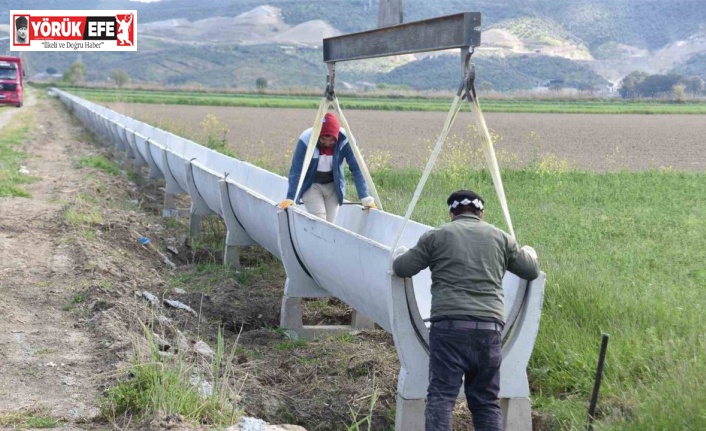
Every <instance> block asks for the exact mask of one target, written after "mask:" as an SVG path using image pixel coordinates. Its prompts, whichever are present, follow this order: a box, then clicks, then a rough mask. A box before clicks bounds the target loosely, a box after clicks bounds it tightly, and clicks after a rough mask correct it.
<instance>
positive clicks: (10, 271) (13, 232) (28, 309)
mask: <svg viewBox="0 0 706 431" xmlns="http://www.w3.org/2000/svg"><path fill="white" fill-rule="evenodd" d="M23 109H24V110H31V111H33V112H34V116H35V126H34V128H33V130H32V132H31V137H30V139H29V140H28V141H27V142H25V143H23V144H22V145H21V146H20V148H19V150H21V151H23V152H25V153H27V154H28V156H29V157H28V159H27V160H26V163H25V166H26V167H27V169H28V170H29V171H30V174H31V175H32V176H34V177H36V178H37V181H36V182H35V183H33V184H29V185H27V186H26V187H25V189H26V190H27V191H29V192H30V193H31V194H32V198H7V197H3V198H0V315H1V316H2V319H0V412H3V413H8V412H13V411H23V409H24V410H28V409H29V410H34V409H41V410H42V413H41V414H42V415H45V416H51V417H54V418H57V419H65V420H67V421H68V422H70V423H77V422H83V421H91V420H92V419H93V418H94V417H95V416H96V415H97V414H98V409H97V407H96V399H97V392H98V388H97V384H96V383H95V381H94V380H92V376H93V375H95V374H96V372H100V371H101V370H102V369H104V366H103V365H101V363H100V362H98V360H97V359H98V358H99V357H100V352H99V349H100V348H99V345H100V340H98V339H97V338H96V337H95V335H94V334H93V333H92V332H91V331H90V330H88V329H87V328H86V327H84V326H83V325H81V324H79V323H78V322H77V318H76V316H75V315H72V314H70V313H67V312H66V311H64V310H62V308H64V307H65V306H66V305H67V304H69V303H70V298H71V295H72V292H73V291H74V290H75V289H76V288H77V287H78V286H79V285H80V278H81V275H80V274H78V273H77V271H76V267H77V265H78V264H79V263H78V262H76V261H75V257H74V255H73V253H72V249H71V246H70V244H69V243H68V242H67V237H66V233H65V232H62V230H61V228H60V227H59V226H57V220H58V219H60V212H61V210H62V205H63V202H66V201H67V200H68V199H70V198H71V196H72V195H73V194H75V192H76V184H77V182H78V181H80V179H81V173H80V172H78V171H76V170H75V169H73V168H72V167H71V164H72V160H73V159H74V158H75V156H72V155H71V154H70V153H69V151H70V150H69V148H71V147H72V146H67V145H66V143H67V142H72V143H73V144H74V145H73V151H72V152H74V154H76V153H77V152H81V151H85V150H87V145H88V144H85V143H82V142H80V141H78V140H77V136H78V135H79V132H80V130H79V129H78V128H77V126H76V125H74V126H67V124H71V122H70V121H67V118H66V117H67V113H65V112H63V111H61V110H57V109H55V108H54V109H50V108H48V102H47V101H38V102H37V103H28V104H27V105H25V107H24V108H23ZM18 113H19V110H12V111H10V110H3V112H2V113H1V114H0V127H2V126H3V123H5V124H9V122H10V121H11V119H12V116H14V115H17V114H18ZM75 429H79V428H75Z"/></svg>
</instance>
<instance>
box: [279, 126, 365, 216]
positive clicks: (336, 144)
mask: <svg viewBox="0 0 706 431" xmlns="http://www.w3.org/2000/svg"><path fill="white" fill-rule="evenodd" d="M312 130H313V128H309V129H307V130H305V131H304V132H303V133H302V134H301V136H299V140H298V141H297V148H296V149H295V150H294V156H293V157H292V166H291V168H290V170H289V189H288V190H287V199H285V200H284V201H282V202H281V203H280V204H279V207H280V208H282V209H286V208H288V207H289V206H290V205H292V204H294V203H295V202H296V203H302V202H303V203H304V206H305V207H306V210H307V211H308V212H309V213H311V214H313V215H315V216H317V217H319V218H325V219H326V220H327V221H329V222H331V223H333V222H334V221H335V220H336V215H337V214H338V207H339V206H340V205H341V204H342V203H343V198H344V196H345V195H346V177H345V175H344V173H343V160H344V159H345V160H346V162H347V163H348V167H349V169H350V171H351V174H352V175H353V182H354V183H355V188H356V190H357V191H358V197H359V198H360V201H361V204H362V205H363V207H365V208H367V209H369V208H377V206H376V205H375V200H374V199H373V198H372V197H371V196H370V193H369V192H368V185H367V184H366V183H365V179H364V178H363V173H362V172H361V170H360V166H358V161H357V160H356V158H355V155H354V154H353V150H352V149H351V146H350V143H349V142H348V137H347V136H346V135H345V133H343V131H341V127H340V124H339V122H338V118H336V116H335V115H334V114H332V113H328V114H326V115H325V116H324V119H323V124H322V125H321V133H320V135H319V142H318V143H317V146H316V149H315V150H314V154H313V157H312V159H311V163H310V164H309V168H308V170H307V171H306V174H305V176H304V182H303V183H302V188H301V190H300V191H299V195H298V196H294V194H295V193H296V191H297V186H298V185H299V177H300V176H301V174H302V166H303V164H304V157H305V155H306V149H307V145H308V143H309V138H310V137H311V133H312Z"/></svg>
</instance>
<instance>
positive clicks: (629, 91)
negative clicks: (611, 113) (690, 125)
mask: <svg viewBox="0 0 706 431" xmlns="http://www.w3.org/2000/svg"><path fill="white" fill-rule="evenodd" d="M618 93H619V94H620V96H622V98H623V99H635V98H640V97H669V98H676V99H677V100H682V99H683V98H684V97H685V96H687V95H689V96H703V95H706V92H705V91H704V80H703V79H701V77H699V76H691V77H684V76H682V75H679V74H677V73H668V74H666V75H660V74H655V75H650V74H648V73H645V72H639V71H634V72H631V73H630V74H629V75H627V76H626V77H625V78H623V80H622V81H621V83H620V88H619V89H618Z"/></svg>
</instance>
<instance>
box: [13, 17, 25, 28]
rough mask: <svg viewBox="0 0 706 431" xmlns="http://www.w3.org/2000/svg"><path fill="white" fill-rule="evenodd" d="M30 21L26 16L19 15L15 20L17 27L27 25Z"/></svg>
mask: <svg viewBox="0 0 706 431" xmlns="http://www.w3.org/2000/svg"><path fill="white" fill-rule="evenodd" d="M27 24H28V21H27V17H26V16H21V17H18V18H17V19H16V20H15V28H22V27H27Z"/></svg>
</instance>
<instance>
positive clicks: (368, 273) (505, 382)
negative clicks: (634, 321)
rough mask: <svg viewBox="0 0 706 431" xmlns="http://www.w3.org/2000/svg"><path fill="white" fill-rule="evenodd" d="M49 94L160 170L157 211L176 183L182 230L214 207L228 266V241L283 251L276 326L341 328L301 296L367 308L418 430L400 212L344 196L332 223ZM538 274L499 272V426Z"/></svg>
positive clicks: (511, 408) (169, 144)
mask: <svg viewBox="0 0 706 431" xmlns="http://www.w3.org/2000/svg"><path fill="white" fill-rule="evenodd" d="M51 93H52V94H54V95H57V96H58V97H59V98H60V99H61V101H62V102H63V103H64V104H65V105H66V106H67V107H68V108H69V109H70V110H71V111H72V112H73V114H74V115H75V116H77V117H78V118H79V119H80V120H81V121H82V123H83V124H84V126H85V127H86V128H88V129H89V130H91V131H92V132H93V133H94V134H95V135H96V136H97V137H98V138H99V139H100V140H101V142H103V143H104V144H105V145H106V146H109V147H111V148H113V150H114V151H115V153H116V156H117V157H118V158H119V159H122V160H123V161H124V162H125V163H126V164H127V165H128V166H136V167H139V166H147V167H148V168H149V177H150V178H164V180H165V182H166V193H165V201H164V209H163V215H164V216H170V215H174V214H176V213H177V212H178V210H177V208H176V207H175V205H174V200H173V196H174V195H175V194H183V193H186V194H188V195H189V196H190V198H191V208H190V210H189V215H190V217H191V219H190V225H191V230H192V235H193V234H197V233H198V230H199V227H200V217H201V216H203V215H207V214H217V215H219V216H220V217H222V218H223V220H224V222H225V225H226V227H227V235H226V250H225V262H224V263H225V264H232V265H236V266H237V265H238V251H237V250H238V247H239V246H243V245H253V244H258V245H261V246H263V247H264V248H266V249H267V250H268V251H269V252H270V253H272V254H273V255H275V256H276V257H277V258H279V259H280V260H281V261H282V263H283V265H284V267H285V270H286V273H287V281H286V283H285V286H284V294H283V300H282V313H281V314H282V317H281V325H282V326H283V327H287V328H290V329H293V330H294V331H296V332H298V333H299V335H300V336H302V337H313V336H316V335H317V334H320V333H326V332H328V331H340V330H346V329H350V327H343V328H341V327H321V326H304V325H302V320H301V317H302V316H301V306H300V303H301V298H312V297H329V296H334V297H336V298H338V299H340V300H342V301H343V302H345V303H346V304H348V305H350V306H351V307H353V308H354V309H355V310H356V311H357V312H358V313H359V314H361V315H363V316H365V317H366V318H367V319H366V318H363V317H362V316H360V320H359V321H358V323H359V324H360V325H364V324H365V322H370V321H372V322H374V323H376V324H378V325H379V326H380V327H382V328H383V329H384V330H386V331H388V332H390V333H391V334H392V336H393V339H394V343H395V347H396V349H397V353H398V356H399V359H400V364H401V369H400V373H399V380H398V387H397V410H396V422H395V430H397V431H422V430H423V429H424V407H425V398H426V387H427V383H428V378H429V376H428V332H429V331H428V328H427V325H426V324H425V323H424V319H425V318H427V317H429V314H430V309H431V292H430V290H431V276H430V272H429V271H428V270H425V271H422V272H421V273H419V274H418V275H417V276H415V277H413V278H412V279H401V278H398V277H396V276H393V275H392V274H391V273H390V271H389V259H390V253H391V250H390V247H391V246H392V243H393V242H394V239H395V234H396V233H397V231H398V230H399V228H400V226H401V224H402V218H401V217H399V216H396V215H393V214H389V213H386V212H384V211H369V212H367V211H361V207H360V206H357V205H344V206H342V207H341V210H340V212H339V215H338V218H337V220H336V222H335V224H332V223H329V222H327V221H325V220H321V219H318V218H316V217H314V216H312V215H310V214H308V213H306V212H305V211H303V210H302V209H300V208H297V207H294V206H293V207H290V208H288V209H287V210H285V211H282V210H280V209H278V208H277V206H276V204H277V202H279V201H281V200H282V199H283V198H284V196H285V195H286V191H287V179H286V178H284V177H281V176H279V175H276V174H274V173H272V172H269V171H266V170H264V169H261V168H259V167H257V166H254V165H251V164H249V163H247V162H245V161H242V160H238V159H235V158H231V157H228V156H225V155H223V154H220V153H218V152H216V151H213V150H211V149H209V148H206V147H204V146H202V145H199V144H197V143H195V142H192V141H190V140H188V139H184V138H182V137H179V136H176V135H174V134H172V133H169V132H166V131H164V130H160V129H158V128H155V127H153V126H150V125H148V124H145V123H143V122H141V121H137V120H135V119H133V118H130V117H127V116H124V115H122V114H119V113H117V112H114V111H112V110H110V109H107V108H104V107H102V106H99V105H97V104H95V103H92V102H89V101H87V100H84V99H81V98H79V97H76V96H74V95H71V94H69V93H66V92H63V91H60V90H57V89H52V90H51ZM430 229H432V228H431V227H429V226H426V225H423V224H419V223H415V222H410V223H409V224H408V226H407V228H406V229H405V231H404V234H403V236H402V238H401V240H400V245H403V246H406V247H412V246H413V245H415V244H416V242H417V240H418V239H419V237H420V236H421V235H422V234H423V233H424V232H426V231H428V230H430ZM321 262H325V264H324V265H322V264H321ZM314 263H316V264H314ZM545 279H546V276H545V274H544V273H542V274H541V275H540V277H539V278H537V279H536V280H533V281H531V282H528V281H526V280H522V279H520V278H518V277H517V276H516V275H514V274H512V273H509V272H508V273H506V274H505V277H504V279H503V289H504V291H505V314H506V320H507V323H506V325H505V329H504V331H503V334H502V337H503V349H502V351H503V362H502V366H501V371H500V376H501V378H500V397H501V404H502V407H503V415H504V420H505V429H506V430H512V431H529V430H531V429H532V425H531V408H530V401H529V385H528V380H527V373H526V369H527V364H528V362H529V358H530V355H531V353H532V349H533V347H534V343H535V340H536V337H537V332H538V330H539V320H540V316H541V311H542V302H543V295H544V284H545ZM368 319H370V320H368ZM459 396H463V394H462V393H461V394H459Z"/></svg>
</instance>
